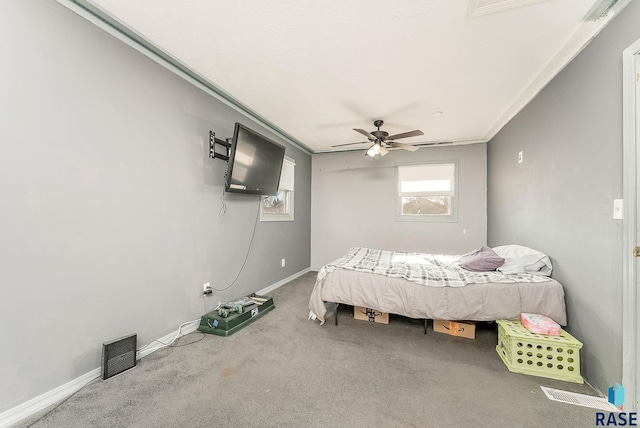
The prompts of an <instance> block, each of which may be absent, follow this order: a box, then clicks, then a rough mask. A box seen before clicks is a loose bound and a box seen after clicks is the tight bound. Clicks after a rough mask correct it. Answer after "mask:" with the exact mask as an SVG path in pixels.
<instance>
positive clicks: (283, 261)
mask: <svg viewBox="0 0 640 428" xmlns="http://www.w3.org/2000/svg"><path fill="white" fill-rule="evenodd" d="M284 264H285V260H284V259H282V267H284Z"/></svg>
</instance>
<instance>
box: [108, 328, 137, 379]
mask: <svg viewBox="0 0 640 428" xmlns="http://www.w3.org/2000/svg"><path fill="white" fill-rule="evenodd" d="M137 341H138V336H137V335H135V334H132V335H130V336H125V337H121V338H120V339H116V340H112V341H111V342H106V343H103V344H102V371H101V377H102V380H105V379H109V378H110V377H112V376H115V375H117V374H118V373H122V372H123V371H125V370H129V369H130V368H132V367H135V366H136V346H137Z"/></svg>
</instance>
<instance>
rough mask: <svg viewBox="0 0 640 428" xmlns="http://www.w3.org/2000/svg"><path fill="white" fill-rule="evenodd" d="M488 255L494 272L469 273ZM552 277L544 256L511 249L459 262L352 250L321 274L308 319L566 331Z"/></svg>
mask: <svg viewBox="0 0 640 428" xmlns="http://www.w3.org/2000/svg"><path fill="white" fill-rule="evenodd" d="M485 250H489V251H490V252H491V254H492V257H493V255H498V258H497V260H502V262H496V266H497V265H498V264H499V266H497V267H493V268H492V269H491V270H482V271H473V270H469V269H468V267H469V263H467V261H468V260H469V259H468V257H471V258H472V259H473V258H474V257H475V261H476V262H477V260H478V257H479V256H478V253H482V251H485ZM494 250H495V251H494ZM486 252H487V251H485V253H486ZM503 256H504V257H503ZM465 257H467V258H466V259H465ZM493 258H494V259H496V258H495V257H493ZM485 261H486V260H484V259H483V260H482V263H484V262H485ZM494 262H495V260H494ZM476 265H477V263H476ZM550 274H551V262H550V260H549V258H548V256H546V255H544V254H543V253H540V252H538V251H536V250H533V249H529V248H527V247H522V246H515V245H509V246H503V247H496V248H493V249H489V248H487V247H482V248H481V249H479V250H476V251H475V252H472V253H468V254H466V255H462V256H451V255H437V254H423V253H407V252H392V251H385V250H376V249H371V248H364V247H354V248H351V249H350V250H349V252H348V253H347V254H346V255H345V256H343V257H341V258H339V259H337V260H335V261H333V262H331V263H329V264H327V265H325V266H323V267H322V268H321V269H320V270H319V271H318V276H317V279H316V283H315V286H314V288H313V291H312V293H311V297H310V299H309V310H310V312H309V318H310V319H315V320H318V321H320V324H324V323H325V321H326V320H325V315H327V307H329V306H331V305H333V306H334V307H335V304H347V305H352V306H363V307H367V308H374V309H377V310H380V311H382V312H387V313H391V314H397V315H403V316H406V317H410V318H417V319H425V320H426V319H446V320H469V321H495V320H498V319H518V318H519V317H520V314H521V313H523V312H526V313H535V314H542V315H546V316H548V317H550V318H552V319H553V320H554V321H555V322H557V323H558V324H560V325H562V326H566V324H567V317H566V308H565V301H564V290H563V288H562V285H561V284H560V283H559V282H557V281H556V280H554V279H552V278H551V277H550Z"/></svg>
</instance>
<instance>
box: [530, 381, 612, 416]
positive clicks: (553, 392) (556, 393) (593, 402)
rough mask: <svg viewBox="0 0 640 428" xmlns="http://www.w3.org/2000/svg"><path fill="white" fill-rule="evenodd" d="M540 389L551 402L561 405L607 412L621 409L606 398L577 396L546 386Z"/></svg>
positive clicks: (573, 393)
mask: <svg viewBox="0 0 640 428" xmlns="http://www.w3.org/2000/svg"><path fill="white" fill-rule="evenodd" d="M540 388H542V391H544V393H545V394H546V396H547V398H548V399H549V400H553V401H559V402H561V403H568V404H575V405H576V406H582V407H590V408H592V409H598V410H606V411H607V412H619V411H620V409H618V408H617V407H616V406H614V405H613V404H611V403H609V402H608V401H607V399H606V398H600V397H593V396H591V395H584V394H576V393H575V392H569V391H562V390H560V389H553V388H545V387H544V386H541V387H540Z"/></svg>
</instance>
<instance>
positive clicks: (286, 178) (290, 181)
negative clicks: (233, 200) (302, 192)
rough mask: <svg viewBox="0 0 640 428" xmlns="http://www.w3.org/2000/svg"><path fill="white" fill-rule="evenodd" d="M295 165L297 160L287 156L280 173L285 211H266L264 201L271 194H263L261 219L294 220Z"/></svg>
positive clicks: (280, 189) (280, 188)
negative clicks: (278, 212)
mask: <svg viewBox="0 0 640 428" xmlns="http://www.w3.org/2000/svg"><path fill="white" fill-rule="evenodd" d="M295 167H296V161H295V160H294V159H292V158H290V157H288V156H285V157H284V162H283V163H282V171H281V173H280V187H279V189H278V190H279V191H280V192H284V198H283V200H284V204H285V212H284V213H282V214H276V213H269V212H265V210H264V206H265V204H264V203H265V200H266V199H267V198H269V196H262V197H261V198H260V221H294V219H295V216H294V210H293V207H294V203H293V202H294V200H293V195H294V187H295Z"/></svg>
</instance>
